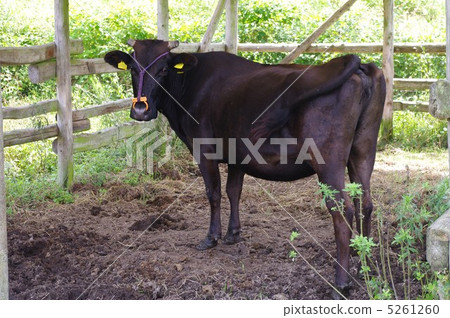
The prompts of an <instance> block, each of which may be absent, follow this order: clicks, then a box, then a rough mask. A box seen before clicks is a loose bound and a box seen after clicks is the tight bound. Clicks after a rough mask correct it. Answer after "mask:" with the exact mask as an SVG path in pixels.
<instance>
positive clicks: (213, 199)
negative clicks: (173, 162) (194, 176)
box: [197, 158, 222, 250]
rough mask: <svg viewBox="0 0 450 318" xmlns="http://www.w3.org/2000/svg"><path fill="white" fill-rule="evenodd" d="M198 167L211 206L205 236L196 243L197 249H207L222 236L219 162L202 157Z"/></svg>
mask: <svg viewBox="0 0 450 318" xmlns="http://www.w3.org/2000/svg"><path fill="white" fill-rule="evenodd" d="M199 168H200V172H201V173H202V176H203V180H204V181H205V187H206V196H207V197H208V201H209V204H210V206H211V222H210V225H209V231H208V234H207V235H206V238H205V239H204V240H203V241H201V242H200V244H198V245H197V249H198V250H207V249H209V248H212V247H215V246H216V245H217V241H218V240H219V239H220V238H221V236H222V226H221V223H220V197H221V193H220V191H221V189H220V173H219V164H218V163H217V162H216V161H210V160H206V159H205V158H202V160H201V163H200V164H199Z"/></svg>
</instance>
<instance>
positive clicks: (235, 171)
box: [223, 165, 244, 244]
mask: <svg viewBox="0 0 450 318" xmlns="http://www.w3.org/2000/svg"><path fill="white" fill-rule="evenodd" d="M243 182H244V172H242V170H240V169H239V167H237V166H235V165H228V179H227V195H228V199H229V200H230V207H231V213H230V222H229V223H228V230H227V234H226V235H225V238H224V239H223V242H224V243H225V244H235V243H238V242H240V241H241V240H242V239H241V236H240V233H241V223H240V221H239V200H240V198H241V192H242V183H243Z"/></svg>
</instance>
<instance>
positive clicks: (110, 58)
mask: <svg viewBox="0 0 450 318" xmlns="http://www.w3.org/2000/svg"><path fill="white" fill-rule="evenodd" d="M104 59H105V62H106V63H108V64H111V65H112V66H114V67H115V68H118V69H120V70H128V69H130V64H131V56H130V54H128V53H125V52H122V51H111V52H109V53H106V55H105V57H104Z"/></svg>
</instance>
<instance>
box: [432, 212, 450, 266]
mask: <svg viewBox="0 0 450 318" xmlns="http://www.w3.org/2000/svg"><path fill="white" fill-rule="evenodd" d="M449 241H450V210H447V212H445V213H444V214H443V215H441V217H439V219H437V220H436V221H434V223H433V224H431V226H430V227H429V228H428V230H427V261H428V263H430V266H431V270H433V271H442V270H445V269H449V259H448V257H449Z"/></svg>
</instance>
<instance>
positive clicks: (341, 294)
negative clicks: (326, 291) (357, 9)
mask: <svg viewBox="0 0 450 318" xmlns="http://www.w3.org/2000/svg"><path fill="white" fill-rule="evenodd" d="M335 288H336V290H335V289H333V291H332V292H331V298H332V299H334V300H343V299H346V298H347V297H348V296H350V289H351V284H349V285H348V286H345V287H335Z"/></svg>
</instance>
